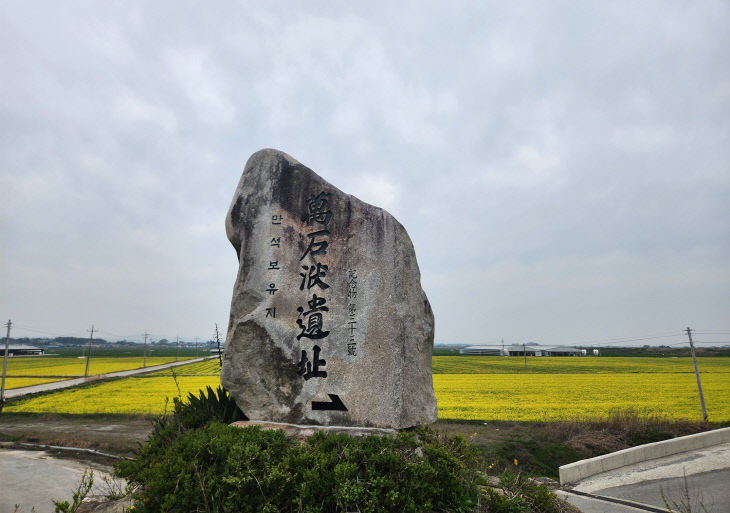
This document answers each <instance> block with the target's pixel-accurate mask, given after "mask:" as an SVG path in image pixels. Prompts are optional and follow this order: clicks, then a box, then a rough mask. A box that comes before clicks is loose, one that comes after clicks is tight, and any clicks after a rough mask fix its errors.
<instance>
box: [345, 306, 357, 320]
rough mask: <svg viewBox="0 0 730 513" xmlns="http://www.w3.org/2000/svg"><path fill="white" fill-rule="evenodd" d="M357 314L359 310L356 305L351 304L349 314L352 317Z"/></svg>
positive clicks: (348, 309) (348, 307) (348, 308)
mask: <svg viewBox="0 0 730 513" xmlns="http://www.w3.org/2000/svg"><path fill="white" fill-rule="evenodd" d="M356 313H357V310H356V309H355V303H349V304H348V305H347V314H348V315H349V316H350V317H355V314H356Z"/></svg>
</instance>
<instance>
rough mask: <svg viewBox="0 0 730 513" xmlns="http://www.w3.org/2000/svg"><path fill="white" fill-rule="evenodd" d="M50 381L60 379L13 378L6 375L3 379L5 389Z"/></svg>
mask: <svg viewBox="0 0 730 513" xmlns="http://www.w3.org/2000/svg"><path fill="white" fill-rule="evenodd" d="M52 381H61V380H60V379H57V378H13V377H8V378H6V379H5V389H6V390H10V389H11V388H21V387H30V386H33V385H40V384H41V383H50V382H52Z"/></svg>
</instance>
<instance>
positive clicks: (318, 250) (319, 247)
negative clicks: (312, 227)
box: [299, 230, 330, 262]
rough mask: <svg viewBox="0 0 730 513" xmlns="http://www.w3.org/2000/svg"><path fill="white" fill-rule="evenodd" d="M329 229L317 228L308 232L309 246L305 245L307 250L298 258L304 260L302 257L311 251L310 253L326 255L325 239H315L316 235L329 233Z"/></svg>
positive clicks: (320, 235)
mask: <svg viewBox="0 0 730 513" xmlns="http://www.w3.org/2000/svg"><path fill="white" fill-rule="evenodd" d="M329 233H330V231H329V230H318V231H316V232H312V233H308V234H307V237H309V246H307V250H306V251H305V252H304V254H303V255H302V258H300V259H299V261H300V262H301V261H302V260H304V257H305V256H307V254H309V253H311V254H312V255H326V254H327V241H326V240H319V241H318V240H317V237H322V236H324V235H329Z"/></svg>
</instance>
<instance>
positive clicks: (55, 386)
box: [5, 355, 218, 399]
mask: <svg viewBox="0 0 730 513" xmlns="http://www.w3.org/2000/svg"><path fill="white" fill-rule="evenodd" d="M213 358H218V355H215V356H205V357H203V358H194V359H192V360H182V361H179V362H171V363H163V364H162V365H154V366H152V367H143V368H141V369H132V370H126V371H118V372H110V373H109V374H97V375H95V376H89V377H88V378H74V379H67V380H64V381H53V382H51V383H42V384H40V385H33V386H31V387H21V388H12V389H10V390H6V391H5V398H6V399H12V398H13V397H20V396H21V395H26V394H36V393H38V392H48V391H51V390H60V389H62V388H69V387H75V386H76V385H81V384H83V383H88V382H90V381H98V380H100V379H106V378H123V377H126V376H133V375H135V374H143V373H145V372H152V371H158V370H161V369H169V368H170V367H177V366H179V365H187V364H189V363H195V362H202V361H205V360H211V359H213Z"/></svg>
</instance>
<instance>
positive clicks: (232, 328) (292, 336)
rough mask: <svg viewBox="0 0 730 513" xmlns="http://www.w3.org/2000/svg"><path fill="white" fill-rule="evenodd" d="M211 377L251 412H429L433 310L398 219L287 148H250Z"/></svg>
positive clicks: (305, 415) (399, 419) (327, 417)
mask: <svg viewBox="0 0 730 513" xmlns="http://www.w3.org/2000/svg"><path fill="white" fill-rule="evenodd" d="M226 232H227V234H228V239H229V240H230V241H231V243H232V244H233V247H234V248H235V249H236V253H237V254H238V261H239V269H238V277H237V278H236V282H235V285H234V287H233V299H232V301H231V315H230V321H229V324H228V334H227V337H226V346H225V353H224V359H223V369H222V371H221V383H222V384H223V386H224V387H225V388H226V389H228V391H229V392H230V394H231V395H232V396H233V398H234V399H235V401H236V403H237V404H238V405H239V406H240V407H241V409H242V410H243V411H244V413H245V414H246V415H247V416H248V417H249V418H250V419H256V420H266V421H274V422H285V423H293V424H318V425H324V426H371V427H387V428H403V427H409V426H414V425H420V424H430V423H432V422H434V421H435V420H436V399H435V397H434V393H433V381H432V378H431V353H432V348H433V313H432V312H431V305H430V304H429V302H428V299H427V298H426V294H425V293H424V292H423V289H422V288H421V283H420V278H421V276H420V272H419V270H418V264H417V263H416V255H415V252H414V250H413V244H412V243H411V240H410V238H409V237H408V234H407V233H406V230H405V229H404V228H403V226H401V224H400V223H399V222H398V221H396V220H395V219H394V218H393V217H392V216H391V215H390V214H388V212H386V211H385V210H382V209H380V208H377V207H374V206H372V205H368V204H367V203H365V202H363V201H360V200H359V199H357V198H356V197H354V196H351V195H348V194H345V193H344V192H342V191H340V190H339V189H337V188H336V187H335V186H333V185H331V184H330V183H328V182H327V181H325V180H324V179H322V178H321V177H319V176H318V175H317V174H316V173H315V172H314V171H312V170H311V169H309V168H307V167H305V166H303V165H302V164H300V163H299V162H297V161H296V160H294V159H293V158H292V157H290V156H289V155H287V154H285V153H282V152H280V151H276V150H261V151H259V152H256V153H255V154H253V155H252V156H251V158H250V159H249V160H248V162H247V163H246V167H245V169H244V171H243V175H242V176H241V180H240V182H239V184H238V188H237V189H236V193H235V195H234V197H233V202H232V203H231V207H230V210H229V211H228V217H227V218H226Z"/></svg>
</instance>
